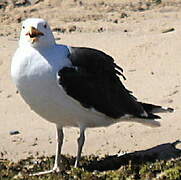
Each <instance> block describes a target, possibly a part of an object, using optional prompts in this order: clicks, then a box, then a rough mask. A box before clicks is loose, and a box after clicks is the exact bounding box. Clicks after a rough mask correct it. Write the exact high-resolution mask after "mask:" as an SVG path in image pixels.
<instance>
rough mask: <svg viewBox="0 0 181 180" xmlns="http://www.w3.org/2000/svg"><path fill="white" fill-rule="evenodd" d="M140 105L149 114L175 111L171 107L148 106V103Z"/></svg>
mask: <svg viewBox="0 0 181 180" xmlns="http://www.w3.org/2000/svg"><path fill="white" fill-rule="evenodd" d="M140 103H141V105H142V106H143V108H144V110H145V111H146V112H147V113H166V112H170V113H171V112H173V111H174V109H173V108H170V107H162V106H158V105H153V104H147V103H142V102H140Z"/></svg>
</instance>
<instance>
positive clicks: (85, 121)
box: [11, 18, 173, 174]
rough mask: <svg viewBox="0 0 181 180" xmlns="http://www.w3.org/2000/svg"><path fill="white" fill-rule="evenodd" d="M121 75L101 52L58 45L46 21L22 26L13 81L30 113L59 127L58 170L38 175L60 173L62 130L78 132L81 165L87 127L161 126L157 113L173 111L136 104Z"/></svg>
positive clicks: (12, 71)
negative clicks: (135, 124)
mask: <svg viewBox="0 0 181 180" xmlns="http://www.w3.org/2000/svg"><path fill="white" fill-rule="evenodd" d="M122 73H123V71H122V68H121V67H119V66H118V65H116V64H115V62H114V59H113V58H112V57H111V56H109V55H107V54H105V53H104V52H102V51H99V50H96V49H92V48H86V47H71V46H66V45H61V44H56V42H55V39H54V36H53V34H52V31H51V29H50V27H49V25H48V24H47V22H46V21H45V20H43V19H39V18H29V19H27V20H25V21H24V22H23V23H22V30H21V34H20V40H19V47H18V49H17V50H16V52H15V54H14V56H13V59H12V66H11V75H12V78H13V80H14V82H15V84H16V87H17V89H18V90H19V92H20V94H21V96H22V97H23V99H24V100H25V102H26V103H27V104H28V105H29V106H30V107H31V109H32V110H33V111H35V112H36V113H37V114H39V115H40V116H42V117H43V118H45V119H46V120H48V121H50V122H52V123H55V124H56V127H57V148H56V156H55V164H54V167H53V169H52V170H50V171H46V172H40V173H38V174H46V173H50V172H59V171H60V167H61V163H60V157H61V156H60V154H61V148H62V144H63V137H64V135H63V127H67V126H73V127H78V128H79V129H80V136H79V138H78V151H77V156H76V161H75V167H77V166H78V162H79V159H80V157H81V152H82V147H83V144H84V140H85V135H84V131H85V129H86V128H87V127H101V126H109V125H111V124H113V123H117V122H120V121H131V122H140V123H143V124H145V125H149V126H159V122H158V121H155V119H160V117H159V116H158V115H155V114H153V113H155V112H172V111H173V109H171V108H163V107H161V106H157V105H152V104H146V103H142V102H139V101H137V99H136V98H135V97H134V96H133V95H132V94H131V92H130V91H129V90H127V89H126V88H125V87H124V85H123V84H122V82H121V80H120V79H119V76H122V77H123V78H124V76H123V74H122Z"/></svg>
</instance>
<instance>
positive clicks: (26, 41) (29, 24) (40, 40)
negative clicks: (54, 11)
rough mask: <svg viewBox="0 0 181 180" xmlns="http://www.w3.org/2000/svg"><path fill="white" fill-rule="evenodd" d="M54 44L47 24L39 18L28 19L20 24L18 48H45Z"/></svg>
mask: <svg viewBox="0 0 181 180" xmlns="http://www.w3.org/2000/svg"><path fill="white" fill-rule="evenodd" d="M52 44H55V39H54V36H53V34H52V31H51V29H50V26H49V25H48V23H47V22H46V21H45V20H43V19H39V18H28V19H26V20H25V21H23V23H22V30H21V34H20V41H19V45H20V46H25V45H28V46H31V47H34V48H37V47H46V46H50V45H52Z"/></svg>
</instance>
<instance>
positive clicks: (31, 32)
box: [26, 26, 44, 43]
mask: <svg viewBox="0 0 181 180" xmlns="http://www.w3.org/2000/svg"><path fill="white" fill-rule="evenodd" d="M43 35H44V34H43V33H42V32H40V31H38V29H36V28H35V27H33V26H31V27H30V30H29V31H28V32H27V33H26V36H29V37H30V39H31V42H32V43H34V42H37V41H38V37H39V36H43Z"/></svg>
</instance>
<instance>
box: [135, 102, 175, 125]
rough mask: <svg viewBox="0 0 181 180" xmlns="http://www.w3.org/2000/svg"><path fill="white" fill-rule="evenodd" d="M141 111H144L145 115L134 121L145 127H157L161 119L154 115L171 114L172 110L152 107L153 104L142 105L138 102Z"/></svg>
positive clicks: (156, 106)
mask: <svg viewBox="0 0 181 180" xmlns="http://www.w3.org/2000/svg"><path fill="white" fill-rule="evenodd" d="M140 103H141V105H142V107H143V109H144V110H145V111H146V114H145V115H144V114H142V116H140V118H135V119H134V121H135V122H138V123H141V124H144V125H146V126H150V127H159V126H160V122H159V119H161V117H160V116H158V115H155V114H154V113H164V112H165V113H166V112H170V113H171V112H173V111H174V109H172V108H170V107H162V106H158V105H153V104H147V103H142V102H140Z"/></svg>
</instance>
